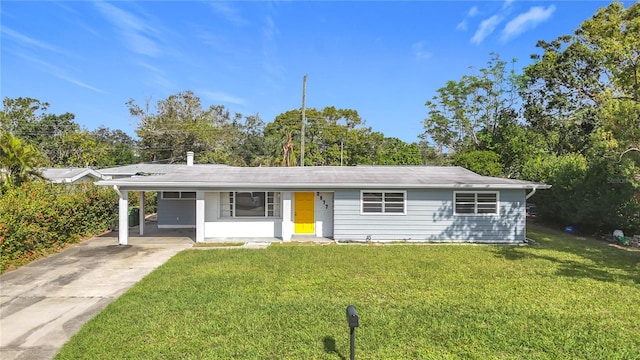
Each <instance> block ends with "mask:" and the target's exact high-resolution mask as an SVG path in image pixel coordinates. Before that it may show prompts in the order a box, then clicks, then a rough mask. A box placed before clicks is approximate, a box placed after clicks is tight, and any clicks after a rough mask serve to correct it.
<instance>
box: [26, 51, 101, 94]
mask: <svg viewBox="0 0 640 360" xmlns="http://www.w3.org/2000/svg"><path fill="white" fill-rule="evenodd" d="M17 55H18V56H20V57H21V58H23V59H26V60H29V61H31V62H33V63H36V64H39V65H40V66H41V70H42V71H44V72H45V73H47V74H50V75H53V76H55V77H57V78H59V79H62V80H64V81H67V82H70V83H72V84H74V85H77V86H80V87H83V88H85V89H89V90H92V91H95V92H98V93H101V94H104V93H106V92H105V91H104V90H102V89H99V88H97V87H95V86H91V85H89V84H87V83H86V82H84V81H81V80H78V79H77V78H75V77H74V76H72V75H70V74H69V73H68V72H67V71H66V70H64V69H62V68H60V67H58V66H56V65H53V64H51V63H48V62H46V61H43V60H40V59H38V58H35V57H32V56H29V55H26V54H17Z"/></svg>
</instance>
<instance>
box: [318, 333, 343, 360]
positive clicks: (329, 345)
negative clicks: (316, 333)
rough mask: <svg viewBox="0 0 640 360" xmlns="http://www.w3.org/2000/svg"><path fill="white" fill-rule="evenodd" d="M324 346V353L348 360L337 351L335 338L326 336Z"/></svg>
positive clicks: (341, 359) (323, 340) (323, 341)
mask: <svg viewBox="0 0 640 360" xmlns="http://www.w3.org/2000/svg"><path fill="white" fill-rule="evenodd" d="M322 344H323V345H324V352H326V353H327V354H336V355H337V356H338V357H339V358H340V360H347V358H346V357H344V355H342V353H340V352H339V351H338V349H336V339H334V338H333V336H325V337H324V338H323V339H322Z"/></svg>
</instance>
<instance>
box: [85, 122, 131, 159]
mask: <svg viewBox="0 0 640 360" xmlns="http://www.w3.org/2000/svg"><path fill="white" fill-rule="evenodd" d="M91 135H92V136H93V137H94V138H95V140H96V141H97V143H98V146H99V147H103V148H105V152H106V157H105V158H104V160H103V161H101V163H100V166H115V165H127V164H133V163H134V162H135V151H136V141H135V140H134V139H133V138H132V137H131V136H129V135H128V134H127V133H125V132H124V131H122V130H119V129H115V130H112V129H109V128H107V127H104V126H100V127H98V128H97V129H95V130H93V131H92V132H91Z"/></svg>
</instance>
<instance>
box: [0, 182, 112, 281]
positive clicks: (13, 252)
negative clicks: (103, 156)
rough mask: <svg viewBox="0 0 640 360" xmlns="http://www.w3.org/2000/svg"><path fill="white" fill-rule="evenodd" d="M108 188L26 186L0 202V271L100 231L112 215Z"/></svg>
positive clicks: (63, 185) (8, 194) (7, 194)
mask: <svg viewBox="0 0 640 360" xmlns="http://www.w3.org/2000/svg"><path fill="white" fill-rule="evenodd" d="M117 207H118V201H117V196H116V194H115V192H114V191H113V189H109V188H100V187H97V186H95V185H93V184H78V185H65V184H48V183H42V182H29V183H25V184H22V185H21V186H16V187H12V188H8V189H7V190H6V191H5V192H4V193H3V195H2V197H1V198H0V272H2V271H4V270H6V269H7V268H8V267H9V266H19V265H22V264H25V263H27V262H29V261H31V260H34V259H36V258H38V257H40V256H42V255H44V254H47V253H50V252H53V251H56V250H58V249H60V248H61V247H63V246H64V245H66V244H70V243H75V242H78V241H79V240H80V239H82V238H84V237H87V236H90V235H94V234H97V233H100V232H102V231H104V230H105V229H107V225H108V223H109V222H110V221H111V220H112V219H113V218H114V217H115V216H117Z"/></svg>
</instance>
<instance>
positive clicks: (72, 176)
mask: <svg viewBox="0 0 640 360" xmlns="http://www.w3.org/2000/svg"><path fill="white" fill-rule="evenodd" d="M41 173H42V176H43V177H44V178H45V179H47V180H49V181H51V182H53V183H72V182H76V181H78V180H80V179H82V178H84V177H85V176H88V177H92V178H94V179H96V180H98V179H102V175H100V173H98V172H97V171H95V170H93V169H89V168H47V169H42V170H41Z"/></svg>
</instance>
